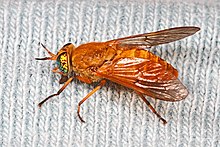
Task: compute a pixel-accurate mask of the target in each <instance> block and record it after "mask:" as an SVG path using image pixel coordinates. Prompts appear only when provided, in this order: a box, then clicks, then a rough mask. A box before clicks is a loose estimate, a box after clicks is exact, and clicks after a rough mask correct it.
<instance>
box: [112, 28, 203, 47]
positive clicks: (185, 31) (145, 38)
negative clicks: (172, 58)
mask: <svg viewBox="0 0 220 147" xmlns="http://www.w3.org/2000/svg"><path fill="white" fill-rule="evenodd" d="M199 30H200V28H198V27H189V26H188V27H176V28H170V29H166V30H162V31H158V32H152V33H145V34H139V35H134V36H129V37H125V38H119V39H115V40H111V41H113V42H115V43H116V44H119V45H122V46H123V45H135V46H146V47H148V48H150V47H152V46H156V45H160V44H165V43H170V42H173V41H177V40H180V39H183V38H185V37H188V36H191V35H193V34H195V33H196V32H197V31H199ZM111 41H110V42H111Z"/></svg>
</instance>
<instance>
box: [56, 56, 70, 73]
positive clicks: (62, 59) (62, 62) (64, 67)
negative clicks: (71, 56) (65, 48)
mask: <svg viewBox="0 0 220 147" xmlns="http://www.w3.org/2000/svg"><path fill="white" fill-rule="evenodd" d="M57 65H58V68H59V70H60V71H61V72H63V73H68V59H67V53H66V52H64V53H61V54H60V55H59V56H58V57H57Z"/></svg>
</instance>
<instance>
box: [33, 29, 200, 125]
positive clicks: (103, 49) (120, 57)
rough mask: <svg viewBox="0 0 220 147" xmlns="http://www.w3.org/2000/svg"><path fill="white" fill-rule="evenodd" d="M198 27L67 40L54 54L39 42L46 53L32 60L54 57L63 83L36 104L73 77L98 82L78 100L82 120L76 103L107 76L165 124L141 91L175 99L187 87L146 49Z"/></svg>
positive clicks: (169, 67) (153, 95) (161, 98)
mask: <svg viewBox="0 0 220 147" xmlns="http://www.w3.org/2000/svg"><path fill="white" fill-rule="evenodd" d="M199 30H200V28H198V27H190V26H187V27H176V28H171V29H166V30H162V31H158V32H152V33H145V34H139V35H134V36H129V37H125V38H119V39H115V40H110V41H107V42H90V43H86V44H82V45H80V46H78V47H75V46H74V45H73V44H71V43H67V44H66V45H64V46H63V47H62V48H61V49H60V50H59V52H58V53H57V54H56V55H55V54H53V53H51V52H50V51H49V50H48V49H47V48H46V47H45V46H44V45H43V44H42V46H43V48H44V49H45V50H46V51H47V52H48V53H49V55H50V57H45V58H36V60H56V62H57V65H58V66H57V67H55V68H54V69H53V70H52V71H53V72H55V73H59V74H60V75H61V79H60V81H59V83H60V84H63V83H64V85H63V86H62V87H61V88H60V90H59V91H58V92H57V93H55V94H52V95H50V96H49V97H47V98H45V99H44V100H43V101H41V102H40V103H39V104H38V106H39V107H41V106H42V104H43V103H44V102H46V101H47V100H48V99H50V98H52V97H53V96H57V95H59V94H60V93H61V92H62V91H63V90H64V89H65V88H66V86H67V85H68V84H69V83H70V82H71V81H72V80H73V79H74V78H77V79H78V80H80V81H82V82H85V83H88V84H91V83H93V82H99V84H98V86H97V87H95V88H94V89H93V90H92V91H91V92H90V93H89V94H87V96H85V97H84V98H83V99H82V100H81V101H80V102H79V104H78V111H77V114H78V116H79V118H80V120H81V121H82V122H84V120H83V119H82V117H81V116H80V106H81V105H82V104H83V102H85V101H86V100H87V99H88V98H89V97H90V96H91V95H92V94H93V93H95V92H96V91H97V90H99V89H100V88H101V87H102V86H103V85H105V83H106V80H110V81H112V82H115V83H118V84H121V85H123V86H125V87H129V88H131V89H133V90H134V91H135V92H136V93H137V94H138V95H139V96H140V98H141V99H142V100H143V101H144V102H145V103H146V104H147V105H148V106H149V108H150V109H151V110H152V112H153V113H155V114H156V115H157V117H158V118H159V119H160V120H162V122H163V123H164V124H166V123H167V121H166V120H165V119H164V118H162V117H161V116H160V114H158V113H157V112H156V110H155V109H154V108H153V107H152V105H151V104H150V103H149V102H148V101H147V99H146V98H145V97H144V95H147V96H150V97H152V98H155V99H160V100H164V101H179V100H182V99H184V98H186V97H187V95H188V91H187V89H186V87H185V86H184V85H183V84H182V83H181V82H180V81H179V80H178V78H177V77H178V71H177V70H176V69H175V68H174V67H173V66H172V65H170V64H168V63H167V62H166V61H164V60H163V59H161V58H160V57H158V56H156V55H154V54H153V53H151V52H149V51H148V50H147V49H149V48H151V47H152V46H156V45H160V44H165V43H169V42H173V41H176V40H179V39H182V38H185V37H187V36H190V35H193V34H195V33H196V32H197V31H199Z"/></svg>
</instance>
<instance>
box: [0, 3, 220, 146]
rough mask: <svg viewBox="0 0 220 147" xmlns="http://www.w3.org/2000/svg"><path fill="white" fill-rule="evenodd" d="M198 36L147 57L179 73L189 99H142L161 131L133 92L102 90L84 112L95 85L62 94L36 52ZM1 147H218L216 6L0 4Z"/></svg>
mask: <svg viewBox="0 0 220 147" xmlns="http://www.w3.org/2000/svg"><path fill="white" fill-rule="evenodd" d="M189 25H190V26H198V27H200V28H201V31H200V32H199V33H196V34H195V35H193V36H191V37H188V38H186V39H183V40H181V41H177V42H174V43H170V44H166V45H161V46H157V47H154V48H152V49H150V50H151V51H152V52H153V53H155V54H156V55H158V56H160V57H161V58H163V59H165V60H166V61H167V62H169V63H171V64H172V65H173V66H174V67H175V68H177V70H178V71H179V79H180V80H181V81H182V83H183V84H184V85H185V86H186V87H187V89H188V90H189V96H188V97H187V98H186V99H185V100H182V101H179V102H165V101H160V100H155V99H152V98H150V97H147V99H148V100H149V101H150V102H151V104H152V105H153V106H154V107H155V109H156V110H157V111H158V112H159V113H160V114H161V115H162V116H163V117H164V118H165V119H166V120H167V121H168V123H167V124H166V125H165V126H164V125H163V124H162V123H161V122H160V121H159V120H158V118H157V117H156V116H155V115H154V114H153V113H152V112H151V111H150V110H149V108H148V106H147V105H146V104H145V103H144V102H143V101H142V100H141V99H140V98H139V97H138V95H136V94H135V92H133V91H132V90H130V89H128V88H126V87H123V86H120V85H118V84H114V83H112V82H107V84H106V85H105V86H104V87H103V88H102V89H101V90H99V91H98V92H96V93H95V94H94V95H92V96H91V98H89V99H88V100H87V101H86V102H85V103H83V105H82V107H81V108H82V109H81V115H82V117H83V118H84V120H85V121H86V122H85V123H81V121H80V120H79V118H78V117H77V113H76V112H77V105H78V102H79V101H80V100H81V99H82V98H83V97H84V96H85V95H86V94H87V93H89V92H90V91H91V90H92V89H93V88H94V87H95V84H92V85H87V84H85V83H81V82H79V81H78V80H74V81H73V82H72V83H71V84H70V85H69V86H68V87H67V88H66V89H65V90H64V91H63V92H62V93H61V94H60V95H59V96H57V97H54V98H53V99H51V100H49V101H48V102H47V103H45V104H44V105H43V106H42V108H41V109H39V107H38V106H37V104H38V103H39V102H40V101H41V100H43V99H44V98H46V97H47V96H49V95H51V94H53V93H56V92H57V91H58V90H59V88H60V87H61V85H59V83H58V81H59V78H60V76H59V75H58V74H54V73H53V72H52V71H51V69H52V68H53V67H54V66H55V63H54V62H51V61H36V60H35V57H45V56H48V55H47V53H46V52H45V51H44V50H43V48H42V47H41V46H40V45H39V44H38V43H39V42H42V43H43V44H45V45H46V47H47V48H48V49H50V50H51V51H52V52H53V53H57V51H58V50H59V48H61V47H62V46H63V45H64V44H66V43H68V42H71V43H73V44H75V45H76V46H78V45H80V44H82V43H86V42H91V41H107V40H110V39H114V38H119V37H125V36H129V35H134V34H140V33H146V32H152V31H157V30H162V29H167V28H171V27H177V26H189ZM0 146H2V147H6V146H10V147H11V146H16V147H18V146H22V147H23V146H27V147H30V146H33V147H35V146H45V147H49V146H58V147H66V146H71V147H81V146H88V147H90V146H98V147H99V146H100V147H102V146H108V147H113V146H118V147H123V146H130V147H139V146H141V147H147V146H149V147H152V146H155V147H164V146H166V147H167V146H172V147H174V146H179V147H187V146H189V147H194V146H195V147H200V146H201V147H219V146H220V3H219V2H218V1H212V2H190V1H187V2H180V1H179V2H178V1H177V0H176V1H163V2H160V1H150V0H146V1H143V0H141V1H134V0H133V1H132V0H131V1H129V0H128V1H125V0H120V2H117V1H114V0H111V1H98V0H97V1H94V0H93V1H89V0H88V1H78V0H72V1H71V0H57V1H52V0H47V1H34V0H32V1H28V0H15V1H14V0H13V1H12V0H11V1H8V0H5V1H4V0H0Z"/></svg>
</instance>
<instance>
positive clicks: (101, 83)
mask: <svg viewBox="0 0 220 147" xmlns="http://www.w3.org/2000/svg"><path fill="white" fill-rule="evenodd" d="M105 83H106V81H105V80H102V81H101V82H100V83H99V85H98V86H97V87H95V88H94V89H93V90H92V91H91V92H90V93H88V94H87V96H86V97H84V98H83V99H82V100H81V101H80V102H79V104H78V110H77V114H78V116H79V119H80V120H81V121H82V122H85V121H84V120H83V119H82V117H81V116H80V106H81V105H82V104H83V102H85V101H86V100H87V99H88V98H89V97H90V96H91V95H93V94H94V93H95V92H96V91H97V90H99V89H100V88H101V87H102V86H103V85H105Z"/></svg>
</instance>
